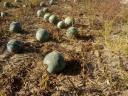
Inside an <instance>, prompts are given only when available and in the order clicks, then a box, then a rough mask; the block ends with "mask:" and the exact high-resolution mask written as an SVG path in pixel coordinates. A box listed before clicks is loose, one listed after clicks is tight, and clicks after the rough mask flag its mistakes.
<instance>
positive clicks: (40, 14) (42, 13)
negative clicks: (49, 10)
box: [37, 9, 44, 17]
mask: <svg viewBox="0 0 128 96" xmlns="http://www.w3.org/2000/svg"><path fill="white" fill-rule="evenodd" d="M43 15H44V12H43V10H42V9H40V10H38V11H37V16H38V17H43Z"/></svg>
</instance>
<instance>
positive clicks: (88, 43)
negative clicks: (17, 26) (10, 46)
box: [0, 0, 128, 96]
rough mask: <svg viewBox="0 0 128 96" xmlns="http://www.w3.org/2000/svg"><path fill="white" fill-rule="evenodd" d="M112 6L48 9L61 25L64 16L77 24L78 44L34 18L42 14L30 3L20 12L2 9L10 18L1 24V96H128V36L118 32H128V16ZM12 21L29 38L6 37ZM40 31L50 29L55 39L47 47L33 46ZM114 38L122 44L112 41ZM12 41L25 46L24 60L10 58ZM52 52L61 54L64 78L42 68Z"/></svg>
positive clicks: (92, 0) (90, 0)
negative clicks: (63, 63)
mask: <svg viewBox="0 0 128 96" xmlns="http://www.w3.org/2000/svg"><path fill="white" fill-rule="evenodd" d="M112 1H113V2H112ZM112 1H110V0H102V1H101V0H97V1H96V0H86V1H83V0H81V1H80V2H79V3H72V1H71V0H69V2H65V3H64V2H63V1H62V0H61V1H58V4H57V5H53V6H48V7H49V8H50V10H51V12H52V13H53V14H56V15H57V16H59V17H60V18H61V19H64V18H65V17H66V16H73V17H74V18H75V19H76V25H75V26H77V27H78V29H79V30H80V36H79V37H78V38H77V39H75V40H69V39H68V38H66V37H65V31H66V29H64V30H59V29H57V28H56V26H54V25H52V24H49V23H48V22H45V21H43V19H42V18H38V17H37V16H36V11H37V9H39V7H38V6H37V5H36V3H37V4H38V1H37V2H36V0H30V1H27V4H30V6H28V7H27V8H22V7H21V5H20V4H19V8H11V9H3V8H1V7H0V10H1V11H3V10H5V11H6V12H9V13H10V14H11V15H12V16H8V17H5V18H0V22H1V23H0V24H1V25H0V32H1V33H0V35H1V37H0V40H1V41H0V42H1V46H0V68H1V69H2V72H1V73H0V92H1V93H0V96H15V95H19V96H28V95H33V96H42V95H43V96H51V95H52V96H65V95H66V96H96V95H98V96H118V95H121V96H123V94H125V95H126V94H127V93H125V92H127V89H128V78H127V77H128V74H127V70H128V67H127V64H128V62H127V60H128V59H127V55H126V52H127V51H125V49H127V44H128V43H126V42H127V39H125V38H124V37H125V36H126V37H127V34H125V33H127V30H126V29H125V30H124V29H122V30H123V31H119V30H116V29H117V28H119V25H118V24H120V23H121V24H122V23H123V25H122V27H121V28H124V27H126V26H125V25H126V22H127V14H126V12H125V11H126V9H125V11H124V10H123V9H121V8H122V7H121V5H120V4H119V2H118V1H117V0H112ZM30 2H31V3H30ZM35 2H36V3H35ZM2 3H3V1H2V2H0V5H2ZM25 4H26V2H25ZM85 5H86V6H85ZM58 9H59V10H58ZM122 10H123V11H122ZM120 16H121V18H117V17H120ZM122 17H123V20H122ZM116 18H117V19H116ZM13 20H17V21H20V22H21V24H22V26H23V28H24V30H25V33H26V34H22V35H21V34H15V33H10V32H9V31H8V27H9V24H10V23H11V22H12V21H13ZM39 27H42V28H46V29H48V31H49V32H50V33H51V34H52V35H51V40H50V41H49V42H46V43H39V42H37V41H36V40H35V32H36V30H37V29H38V28H39ZM117 32H119V34H117ZM115 33H116V35H115ZM113 35H114V36H117V37H119V38H115V37H114V38H112V37H113ZM11 38H17V39H20V40H22V41H24V42H25V43H26V44H25V50H24V52H23V53H22V54H8V53H7V52H6V43H7V41H8V40H9V39H11ZM112 40H113V41H112ZM53 50H58V51H60V52H61V53H62V54H63V55H64V58H65V61H66V65H67V66H66V68H65V69H64V71H63V72H62V73H60V74H48V73H47V72H46V66H43V64H42V60H43V57H44V56H45V55H46V54H47V53H49V52H51V51H53ZM125 95H124V96H125ZM126 96H127V95H126Z"/></svg>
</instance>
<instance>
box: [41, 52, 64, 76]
mask: <svg viewBox="0 0 128 96" xmlns="http://www.w3.org/2000/svg"><path fill="white" fill-rule="evenodd" d="M43 64H46V65H47V71H48V72H49V73H58V72H61V71H62V70H63V69H64V68H65V66H66V64H65V62H64V57H63V55H62V54H61V53H60V52H58V51H53V52H51V53H49V54H47V55H46V56H45V58H44V60H43Z"/></svg>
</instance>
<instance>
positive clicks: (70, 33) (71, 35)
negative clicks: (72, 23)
mask: <svg viewBox="0 0 128 96" xmlns="http://www.w3.org/2000/svg"><path fill="white" fill-rule="evenodd" d="M78 33H79V31H78V29H77V28H75V27H70V28H68V30H67V32H66V35H67V37H69V38H74V37H76V36H77V35H78Z"/></svg>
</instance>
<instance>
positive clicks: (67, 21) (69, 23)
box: [64, 17, 75, 26]
mask: <svg viewBox="0 0 128 96" xmlns="http://www.w3.org/2000/svg"><path fill="white" fill-rule="evenodd" d="M64 22H65V24H66V26H73V25H74V23H75V19H74V18H73V17H67V18H65V20H64Z"/></svg>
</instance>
